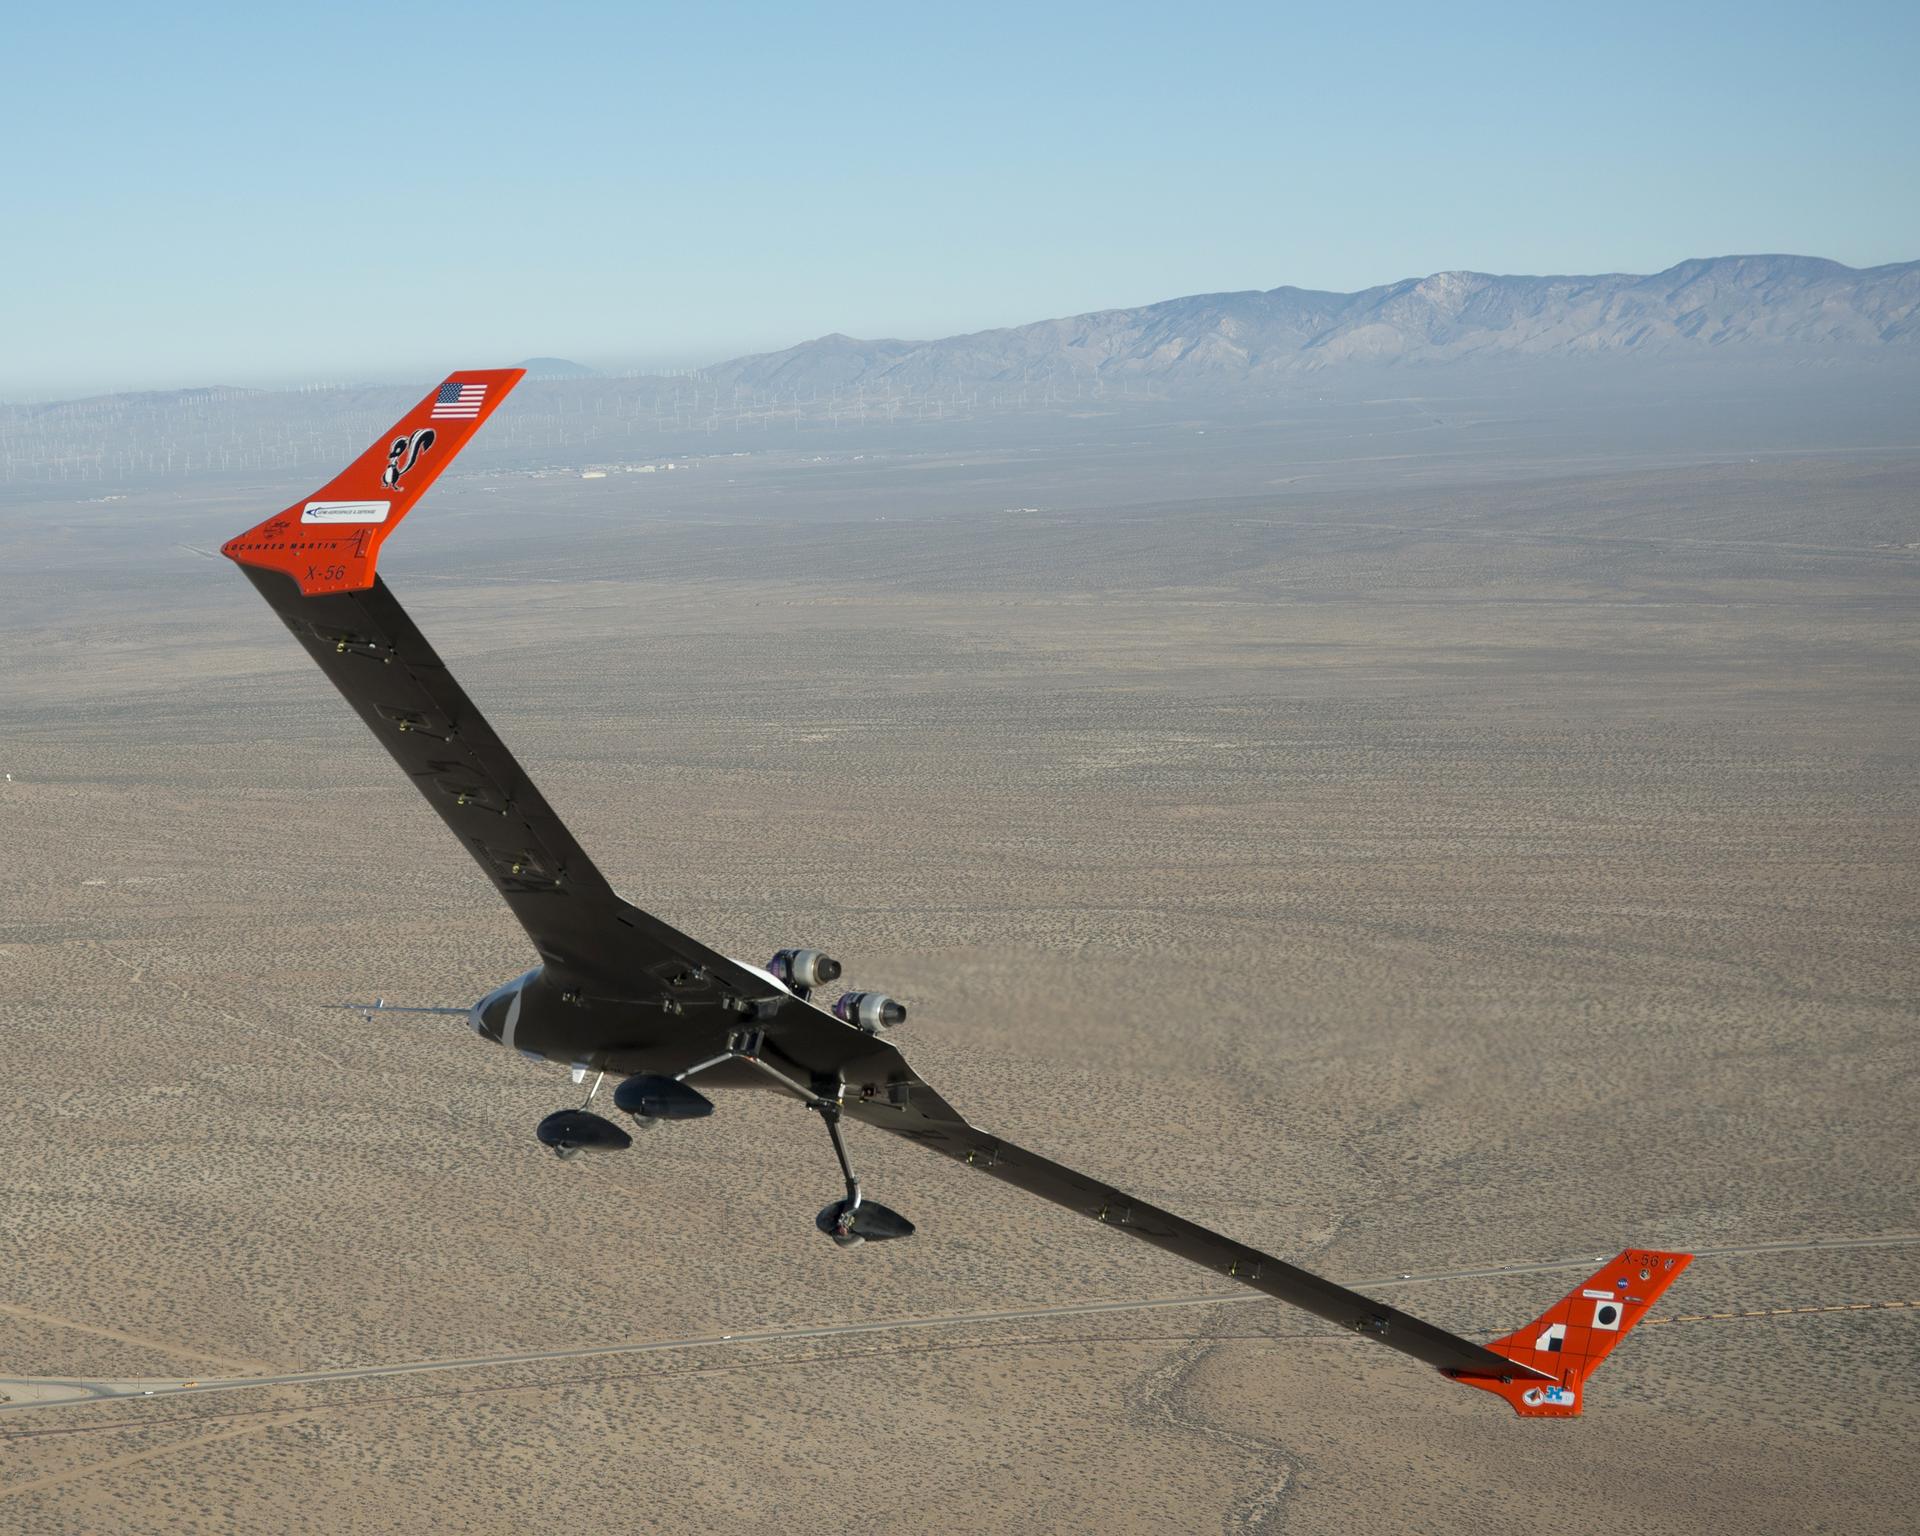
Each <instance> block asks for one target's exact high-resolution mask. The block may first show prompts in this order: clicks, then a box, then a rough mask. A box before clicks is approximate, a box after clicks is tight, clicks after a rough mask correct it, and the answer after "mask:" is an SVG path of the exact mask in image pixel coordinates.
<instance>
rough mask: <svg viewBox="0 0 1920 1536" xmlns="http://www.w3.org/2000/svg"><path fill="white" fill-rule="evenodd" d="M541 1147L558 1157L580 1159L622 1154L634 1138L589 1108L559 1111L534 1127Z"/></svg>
mask: <svg viewBox="0 0 1920 1536" xmlns="http://www.w3.org/2000/svg"><path fill="white" fill-rule="evenodd" d="M534 1135H536V1136H538V1137H539V1138H540V1144H541V1145H542V1146H545V1147H551V1148H552V1149H553V1155H554V1156H555V1157H565V1158H572V1157H578V1156H579V1155H580V1154H581V1153H582V1152H622V1151H625V1150H626V1149H627V1148H628V1147H630V1146H632V1145H633V1138H632V1137H631V1136H629V1135H628V1134H627V1133H626V1132H625V1131H623V1130H621V1129H620V1127H619V1126H617V1125H615V1124H614V1123H613V1122H612V1121H611V1120H607V1119H603V1118H602V1117H601V1116H599V1115H596V1114H594V1113H593V1111H592V1110H588V1109H557V1110H555V1111H554V1112H553V1113H552V1114H550V1115H548V1116H547V1118H546V1119H544V1120H542V1121H541V1122H540V1124H539V1125H538V1126H536V1127H535V1128H534Z"/></svg>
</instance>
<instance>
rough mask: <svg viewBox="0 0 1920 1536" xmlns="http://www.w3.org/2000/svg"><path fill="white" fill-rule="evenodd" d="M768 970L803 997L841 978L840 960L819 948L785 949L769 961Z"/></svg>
mask: <svg viewBox="0 0 1920 1536" xmlns="http://www.w3.org/2000/svg"><path fill="white" fill-rule="evenodd" d="M767 970H768V971H769V972H771V973H772V974H773V975H774V976H776V977H778V978H779V979H780V980H781V981H782V982H784V983H785V984H786V985H787V986H789V987H791V988H792V989H793V990H794V991H795V992H796V993H797V994H798V995H799V996H801V997H805V996H806V995H807V993H808V992H810V991H811V990H812V989H813V988H815V987H824V986H825V985H826V984H827V983H828V982H830V981H838V980H839V979H840V962H839V961H838V960H836V959H834V958H833V956H832V955H829V954H828V953H826V951H824V950H819V949H783V950H781V951H780V953H779V954H777V955H775V956H774V957H773V958H772V959H771V960H769V961H768V962H767Z"/></svg>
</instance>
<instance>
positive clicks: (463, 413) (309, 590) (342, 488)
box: [220, 368, 527, 597]
mask: <svg viewBox="0 0 1920 1536" xmlns="http://www.w3.org/2000/svg"><path fill="white" fill-rule="evenodd" d="M526 373H527V370H526V369H524V368H466V369H456V370H455V371H454V372H453V373H450V374H448V375H447V377H446V378H445V379H444V380H443V381H442V382H441V383H439V384H437V385H435V386H434V388H433V389H432V390H430V391H428V393H427V395H426V397H425V398H424V399H423V400H421V401H420V403H419V404H418V405H416V406H414V408H413V409H412V410H411V411H409V412H407V414H406V415H404V416H402V417H401V418H400V420H399V421H397V422H395V423H394V424H393V426H392V427H390V428H389V429H388V430H387V431H386V432H385V433H384V434H382V435H381V436H380V437H379V438H377V439H375V440H374V442H373V444H372V445H371V446H370V447H368V448H367V450H366V451H365V452H364V453H362V454H361V455H360V457H359V458H357V459H355V460H354V461H353V463H351V464H350V465H348V466H347V468H346V469H344V470H342V471H341V472H340V473H339V474H338V475H336V476H334V478H333V479H332V480H330V481H328V482H327V484H326V485H324V486H322V487H321V488H320V489H319V490H318V491H316V492H314V494H313V495H312V496H311V497H308V498H305V499H303V500H301V501H297V502H295V503H294V504H293V505H292V506H290V507H288V508H287V509H286V510H285V511H284V512H281V513H279V514H277V515H276V516H273V517H270V518H268V519H267V520H266V521H265V522H262V523H260V524H258V525H257V526H255V527H253V528H250V529H248V530H247V531H246V532H245V533H243V534H240V535H239V536H237V537H235V538H231V539H228V540H227V542H226V543H224V544H222V545H221V546H220V553H221V554H223V555H225V556H226V557H227V558H228V559H229V560H232V561H234V562H235V563H236V564H239V565H243V566H249V567H252V568H254V569H256V570H267V571H278V572H280V573H281V574H283V575H285V576H288V577H291V578H292V579H293V581H294V582H295V583H297V584H298V586H299V588H300V590H301V592H302V593H303V594H305V595H306V596H309V597H314V596H318V595H320V594H323V593H329V592H360V591H365V590H366V589H367V588H368V587H371V586H372V585H373V581H374V572H375V566H376V564H377V562H378V559H379V554H380V545H381V543H382V541H384V540H385V538H386V536H387V535H388V534H389V533H391V532H392V531H393V529H394V528H395V527H396V526H397V525H398V524H399V522H400V519H401V518H403V517H405V516H406V515H407V513H408V512H410V511H411V510H412V509H413V506H414V503H416V502H417V501H419V499H420V498H421V496H423V495H424V494H426V491H427V489H428V487H429V486H431V485H432V484H433V482H434V481H435V480H437V479H439V477H440V474H441V472H442V471H443V470H445V469H446V467H447V466H448V465H449V464H451V463H452V462H453V459H454V456H455V455H456V454H458V453H459V452H460V450H461V449H462V448H464V447H465V446H466V445H467V442H468V440H469V439H470V438H472V436H473V434H474V433H475V432H477V431H479V429H480V428H481V426H483V425H484V424H485V422H486V420H487V418H488V417H490V416H491V415H492V414H493V413H494V411H495V410H497V409H498V408H499V405H500V402H501V401H502V400H504V399H505V398H506V397H507V395H508V393H509V392H511V390H512V389H513V387H514V386H515V385H516V384H518V383H519V382H520V381H521V380H522V379H523V378H525V377H526Z"/></svg>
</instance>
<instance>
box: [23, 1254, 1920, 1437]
mask: <svg viewBox="0 0 1920 1536" xmlns="http://www.w3.org/2000/svg"><path fill="white" fill-rule="evenodd" d="M1914 1246H1920V1233H1895V1234H1890V1235H1888V1236H1884V1237H1827V1238H1820V1237H1815V1238H1793V1239H1785V1240H1782V1241H1779V1242H1770V1243H1743V1244H1737V1245H1733V1246H1727V1247H1716V1248H1696V1249H1695V1250H1694V1257H1695V1258H1696V1259H1731V1258H1744V1257H1751V1256H1754V1255H1762V1254H1774V1253H1809V1252H1825V1251H1827V1250H1829V1249H1852V1248H1908V1247H1914ZM1612 1257H1613V1255H1612V1254H1610V1253H1609V1254H1595V1255H1591V1256H1583V1257H1580V1258H1573V1259H1547V1260H1542V1261H1539V1262H1522V1263H1515V1264H1489V1265H1485V1266H1483V1267H1480V1268H1477V1269H1449V1270H1433V1271H1421V1272H1418V1273H1402V1274H1397V1275H1387V1276H1379V1277H1375V1278H1373V1279H1364V1280H1343V1281H1341V1282H1340V1283H1341V1284H1342V1285H1347V1286H1351V1287H1352V1288H1353V1289H1355V1290H1359V1291H1387V1290H1393V1289H1396V1288H1399V1287H1405V1286H1414V1285H1432V1284H1434V1283H1436V1282H1439V1281H1446V1280H1480V1279H1490V1278H1493V1277H1496V1276H1505V1275H1550V1274H1560V1273H1566V1272H1577V1271H1580V1270H1585V1269H1590V1268H1591V1267H1592V1266H1593V1265H1595V1264H1601V1263H1605V1262H1606V1261H1607V1260H1608V1259H1610V1258H1612ZM1255 1303H1258V1304H1261V1305H1267V1306H1271V1305H1272V1304H1273V1300H1272V1298H1271V1297H1269V1296H1264V1295H1261V1294H1260V1293H1259V1292H1256V1291H1246V1290H1240V1291H1228V1292H1220V1291H1213V1292H1201V1293H1196V1294H1194V1295H1189V1296H1156V1297H1149V1298H1147V1299H1145V1300H1140V1301H1083V1302H1073V1303H1069V1304H1067V1305H1063V1306H1055V1307H1018V1308H1011V1309H1008V1310H1005V1311H999V1312H950V1313H945V1314H942V1315H941V1316H938V1317H907V1318H893V1319H888V1320H886V1321H881V1322H862V1323H824V1324H821V1325H819V1326H817V1327H813V1328H777V1329H764V1330H761V1331H758V1332H742V1333H714V1334H707V1335H704V1336H702V1337H699V1338H688V1339H655V1340H650V1341H648V1342H646V1343H637V1344H587V1345H582V1346H580V1347H579V1348H576V1349H544V1350H530V1351H524V1352H520V1353H514V1354H500V1355H468V1356H463V1357H461V1358H458V1359H451V1360H410V1361H402V1362H400V1363H398V1364H393V1365H349V1366H342V1367H340V1368H339V1369H337V1370H330V1371H286V1372H282V1373H280V1374H277V1375H262V1376H224V1377H219V1378H209V1379H207V1380H204V1381H186V1380H180V1381H167V1382H159V1381H156V1382H151V1383H146V1384H142V1385H130V1384H128V1383H125V1382H112V1381H82V1380H74V1381H66V1380H56V1379H52V1378H48V1377H35V1378H33V1379H31V1380H24V1379H22V1380H14V1381H6V1380H0V1392H4V1391H7V1390H9V1389H12V1390H14V1391H16V1392H19V1391H23V1390H31V1391H35V1392H45V1391H47V1390H49V1389H64V1390H61V1395H58V1396H52V1397H41V1398H39V1399H38V1400H37V1401H22V1402H11V1403H0V1413H24V1412H30V1411H32V1410H34V1409H42V1408H62V1407H72V1406H73V1405H74V1404H76V1403H97V1402H107V1401H112V1400H115V1399H120V1398H146V1397H180V1396H183V1395H187V1394H195V1395H198V1394H203V1393H209V1392H237V1391H243V1390H245V1389H247V1388H252V1387H280V1386H307V1385H323V1384H325V1383H328V1382H338V1381H368V1380H372V1379H374V1378H377V1377H382V1376H422V1375H426V1374H428V1373H430V1372H434V1371H473V1370H484V1369H486V1368H488V1367H490V1366H508V1365H534V1364H538V1363H540V1362H542V1361H552V1360H592V1359H597V1358H601V1357H605V1356H614V1355H649V1354H665V1353H668V1352H670V1351H674V1350H688V1349H713V1348H717V1347H720V1346H723V1345H728V1344H784V1343H788V1342H791V1341H794V1340H800V1339H828V1338H842V1337H846V1336H847V1335H850V1334H861V1333H901V1332H906V1331H909V1330H912V1329H921V1328H959V1327H965V1326H967V1325H969V1324H979V1323H1018V1322H1032V1321H1036V1320H1040V1319H1046V1318H1060V1317H1096V1316H1099V1315H1101V1314H1103V1313H1109V1312H1152V1311H1163V1310H1166V1309H1169V1308H1174V1307H1225V1306H1247V1305H1252V1304H1255Z"/></svg>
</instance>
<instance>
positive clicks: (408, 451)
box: [380, 427, 433, 491]
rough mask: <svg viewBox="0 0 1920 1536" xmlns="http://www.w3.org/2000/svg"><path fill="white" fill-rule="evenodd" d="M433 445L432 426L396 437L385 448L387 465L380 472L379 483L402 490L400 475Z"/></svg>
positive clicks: (392, 488) (390, 488)
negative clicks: (391, 443) (386, 448)
mask: <svg viewBox="0 0 1920 1536" xmlns="http://www.w3.org/2000/svg"><path fill="white" fill-rule="evenodd" d="M432 446H433V428H432V427H422V428H421V429H420V430H419V431H418V432H410V433H408V434H407V435H406V436H405V437H396V438H395V439H394V440H393V446H392V447H391V448H389V449H388V450H387V467H386V468H385V469H383V470H382V471H381V472H380V483H381V484H382V485H384V486H386V487H387V488H388V489H389V490H395V491H398V490H402V489H404V487H402V485H401V484H400V477H401V476H402V475H404V474H406V473H407V471H409V470H410V469H412V468H413V466H414V465H416V464H418V463H419V462H420V455H421V454H423V453H425V452H426V451H427V450H428V449H429V448H431V447H432Z"/></svg>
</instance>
